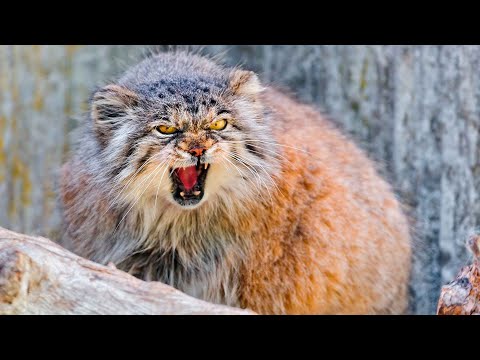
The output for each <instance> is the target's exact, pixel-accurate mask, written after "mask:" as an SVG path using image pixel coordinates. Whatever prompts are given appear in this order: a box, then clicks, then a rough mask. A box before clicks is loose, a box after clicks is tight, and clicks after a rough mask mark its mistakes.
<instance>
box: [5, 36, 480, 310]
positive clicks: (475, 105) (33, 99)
mask: <svg viewBox="0 0 480 360" xmlns="http://www.w3.org/2000/svg"><path fill="white" fill-rule="evenodd" d="M160 48H162V47H160ZM145 49H146V48H145V47H141V46H3V47H0V225H2V226H5V227H7V228H10V229H14V230H17V231H21V232H24V233H34V234H41V235H46V236H50V237H55V232H56V230H57V228H58V215H57V209H56V208H55V206H54V203H55V201H54V200H55V196H54V192H53V190H54V179H55V177H56V175H55V174H56V170H57V169H58V166H59V164H60V163H61V162H62V159H63V157H64V154H65V153H66V152H67V151H68V148H69V144H70V143H71V137H70V136H69V135H67V134H68V132H69V131H70V130H71V129H72V128H74V127H75V124H76V123H75V121H74V120H70V118H71V117H78V116H79V115H80V114H81V113H82V112H83V111H85V110H86V105H85V100H86V99H87V98H88V96H89V94H90V91H91V90H92V89H93V88H94V86H96V85H102V84H103V83H104V82H105V79H108V77H109V76H111V75H115V74H117V73H118V72H119V71H120V70H122V69H123V68H125V67H126V66H128V65H129V64H132V63H134V62H136V61H137V60H138V58H139V56H141V54H142V53H145V52H146V51H145ZM203 52H205V53H209V54H219V53H224V54H223V57H224V59H225V61H226V62H227V63H228V64H229V65H237V64H243V65H244V66H245V67H248V68H250V69H252V70H256V71H258V72H259V73H260V74H262V77H263V79H265V80H266V81H268V82H270V83H272V84H275V85H278V86H284V87H288V88H290V89H292V90H293V91H294V92H295V93H297V94H298V97H300V98H301V99H303V100H305V101H306V102H310V103H313V104H315V105H317V106H318V107H319V108H323V109H324V110H325V111H326V112H327V113H329V114H330V115H331V117H332V118H333V120H334V121H335V122H337V123H338V124H341V125H342V127H343V128H344V129H345V131H346V132H348V133H349V134H351V136H352V137H353V138H355V139H356V140H357V142H358V143H359V144H360V145H361V146H362V147H363V148H365V149H366V150H367V151H368V152H369V154H370V155H371V157H373V158H374V159H376V160H378V161H379V167H380V169H381V171H382V173H383V174H384V175H385V176H386V177H387V178H388V179H389V180H390V181H391V182H392V183H393V184H394V186H395V189H396V191H397V193H398V195H399V197H400V198H401V199H402V200H403V202H404V203H405V204H406V205H407V206H408V207H409V209H410V214H411V216H412V218H413V219H416V221H415V222H414V223H412V226H413V230H414V232H415V237H416V241H415V247H416V251H415V253H416V255H415V261H414V271H413V275H412V286H411V288H412V305H411V310H412V312H414V313H422V314H424V313H429V314H433V313H435V310H436V304H437V299H438V296H439V293H440V287H441V285H442V284H445V283H448V282H450V281H451V280H453V279H454V277H455V274H457V272H458V271H459V269H460V268H461V267H462V266H463V265H465V264H467V263H468V262H469V253H468V252H467V251H466V249H465V246H464V243H465V239H466V238H467V237H468V235H470V234H471V233H472V232H473V231H474V230H475V227H476V226H477V224H478V223H479V220H480V201H478V198H479V191H480V186H479V185H480V184H479V182H480V176H478V175H479V174H480V161H479V160H480V159H479V156H480V147H479V146H478V142H479V139H480V137H479V131H480V130H479V129H480V116H479V111H480V102H479V100H480V73H479V72H478V68H479V66H478V65H479V64H480V47H478V46H243V45H242V46H207V47H205V48H204V49H203Z"/></svg>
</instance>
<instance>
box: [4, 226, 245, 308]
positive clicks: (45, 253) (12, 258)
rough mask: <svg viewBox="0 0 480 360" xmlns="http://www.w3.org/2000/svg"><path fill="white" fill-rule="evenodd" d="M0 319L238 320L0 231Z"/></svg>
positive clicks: (45, 241) (56, 248)
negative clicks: (122, 316) (177, 316)
mask: <svg viewBox="0 0 480 360" xmlns="http://www.w3.org/2000/svg"><path fill="white" fill-rule="evenodd" d="M0 314H63V315H67V314H72V315H73V314H156V315H170V314H171V315H173V314H192V315H201V314H203V315H207V314H208V315H214V314H217V315H227V314H231V315H242V314H245V315H247V314H253V312H251V311H249V310H242V309H236V308H231V307H227V306H223V305H216V304H211V303H208V302H205V301H202V300H198V299H195V298H193V297H190V296H188V295H186V294H183V293H182V292H180V291H178V290H176V289H174V288H172V287H170V286H167V285H165V284H162V283H159V282H145V281H141V280H139V279H137V278H135V277H133V276H131V275H129V274H127V273H125V272H123V271H120V270H118V269H116V268H115V267H114V266H108V267H107V266H102V265H99V264H96V263H94V262H91V261H89V260H86V259H83V258H81V257H79V256H77V255H74V254H73V253H71V252H69V251H67V250H65V249H64V248H62V247H61V246H59V245H57V244H55V243H53V242H52V241H50V240H48V239H46V238H42V237H32V236H27V235H22V234H18V233H15V232H12V231H8V230H5V229H3V228H0Z"/></svg>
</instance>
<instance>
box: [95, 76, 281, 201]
mask: <svg viewBox="0 0 480 360" xmlns="http://www.w3.org/2000/svg"><path fill="white" fill-rule="evenodd" d="M260 91H261V86H260V84H259V82H258V79H257V77H256V75H254V74H253V73H251V72H246V71H240V70H236V71H234V72H233V73H231V74H229V76H227V77H225V79H224V81H223V82H222V81H221V79H216V81H206V80H202V79H200V78H199V79H193V80H192V79H182V78H176V79H173V80H172V79H170V80H169V79H166V80H165V79H159V80H158V81H153V82H149V83H146V84H140V85H138V86H136V87H135V88H129V89H127V88H126V87H124V86H120V85H109V86H107V87H105V88H103V89H102V90H100V91H98V92H97V93H96V94H95V95H94V98H93V102H92V112H91V113H92V118H93V119H92V121H93V122H94V131H95V132H96V135H97V139H98V140H99V143H100V145H101V147H103V154H104V156H102V159H99V160H100V161H103V162H105V170H106V172H107V173H108V174H110V177H111V183H112V185H113V189H115V191H114V195H116V199H115V201H119V202H124V203H127V204H132V206H134V205H135V204H141V205H144V204H146V201H145V200H147V201H154V204H155V205H157V204H158V205H160V204H162V203H164V202H165V201H168V202H170V203H173V204H175V205H177V206H178V207H180V208H182V209H194V208H197V207H199V206H201V205H202V204H203V203H205V202H207V201H210V202H214V201H216V202H219V203H221V204H223V206H230V205H231V204H232V202H234V201H239V200H243V199H248V198H253V197H255V196H257V197H258V196H259V197H266V196H268V195H266V194H268V191H269V188H270V187H271V186H272V185H273V181H274V180H273V177H272V174H273V170H274V165H273V162H274V155H275V151H273V150H272V149H273V143H272V140H271V138H269V130H268V127H267V126H266V124H265V119H264V113H263V112H264V110H263V107H262V106H261V104H260V99H259V93H260Z"/></svg>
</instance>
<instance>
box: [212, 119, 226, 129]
mask: <svg viewBox="0 0 480 360" xmlns="http://www.w3.org/2000/svg"><path fill="white" fill-rule="evenodd" d="M226 126H227V120H225V119H220V120H217V121H214V122H213V123H211V124H210V130H223V129H225V127H226Z"/></svg>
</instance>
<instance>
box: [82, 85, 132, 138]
mask: <svg viewBox="0 0 480 360" xmlns="http://www.w3.org/2000/svg"><path fill="white" fill-rule="evenodd" d="M138 102H139V98H138V95H137V94H135V93H134V92H133V91H131V90H128V89H126V88H124V87H122V86H119V85H107V86H105V87H104V88H102V89H100V90H98V91H97V92H95V94H94V95H93V98H92V106H91V117H92V120H93V122H94V127H95V130H96V131H97V132H98V133H99V134H100V135H101V136H104V137H108V134H109V133H110V132H111V130H112V129H114V128H117V127H118V126H119V125H120V123H121V122H122V121H124V120H125V118H126V117H127V116H128V113H129V110H131V109H133V108H135V107H136V106H137V105H138Z"/></svg>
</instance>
